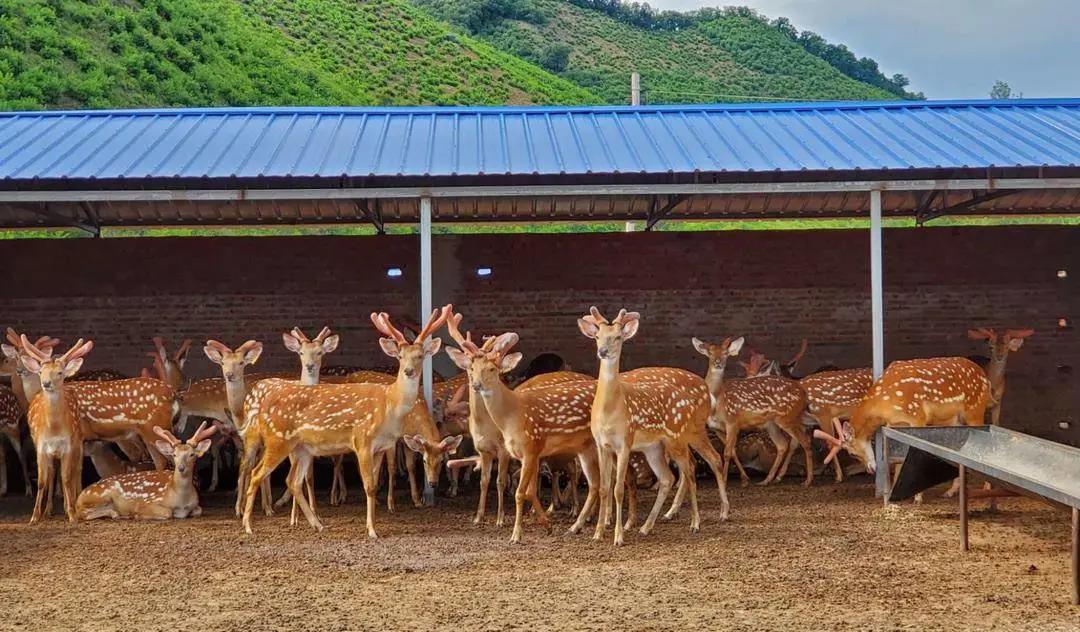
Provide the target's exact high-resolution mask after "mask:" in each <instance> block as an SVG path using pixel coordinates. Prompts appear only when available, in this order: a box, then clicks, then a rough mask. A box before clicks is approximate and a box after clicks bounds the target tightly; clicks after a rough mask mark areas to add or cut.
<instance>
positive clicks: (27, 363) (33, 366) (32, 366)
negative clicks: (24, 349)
mask: <svg viewBox="0 0 1080 632" xmlns="http://www.w3.org/2000/svg"><path fill="white" fill-rule="evenodd" d="M21 360H22V365H23V366H24V367H26V370H27V371H30V372H31V373H41V363H40V362H38V360H37V358H31V357H30V356H28V355H24V356H23V357H22V358H21Z"/></svg>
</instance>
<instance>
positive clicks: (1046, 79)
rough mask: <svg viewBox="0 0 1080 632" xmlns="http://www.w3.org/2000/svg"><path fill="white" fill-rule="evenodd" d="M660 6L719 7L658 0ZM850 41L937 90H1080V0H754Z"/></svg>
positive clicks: (965, 94) (764, 9) (974, 94)
mask: <svg viewBox="0 0 1080 632" xmlns="http://www.w3.org/2000/svg"><path fill="white" fill-rule="evenodd" d="M650 4H652V5H653V7H654V8H657V9H678V10H684V11H685V10H691V9H695V8H699V7H703V6H716V3H715V2H704V1H701V0H655V1H654V2H650ZM737 4H742V5H746V6H750V7H753V8H754V9H757V10H758V11H760V12H761V13H763V14H765V15H766V16H768V17H770V18H774V17H778V16H785V17H788V18H790V19H791V21H792V23H793V24H794V25H795V26H796V27H797V28H799V29H804V30H811V31H814V32H816V33H818V34H819V35H821V36H823V37H825V38H826V39H828V40H829V41H830V42H833V43H837V44H845V45H847V46H848V48H850V49H852V51H854V52H855V54H856V55H859V56H867V57H871V58H873V59H875V60H877V62H878V64H879V65H880V66H881V68H882V70H883V72H885V73H886V74H892V73H896V72H899V73H902V74H904V75H906V76H907V77H908V78H909V79H911V88H912V89H914V90H922V91H924V92H925V93H926V95H927V97H929V98H980V97H986V96H987V95H988V93H989V91H990V86H991V85H993V83H994V81H995V80H997V79H1003V80H1005V81H1008V82H1009V83H1010V84H1011V85H1012V87H1013V89H1014V91H1022V92H1023V93H1024V96H1027V97H1039V96H1043V97H1049V96H1070V95H1080V71H1078V70H1077V60H1078V59H1080V37H1077V36H1076V34H1075V33H1076V25H1077V24H1080V0H903V1H893V0H745V1H744V2H739V3H737Z"/></svg>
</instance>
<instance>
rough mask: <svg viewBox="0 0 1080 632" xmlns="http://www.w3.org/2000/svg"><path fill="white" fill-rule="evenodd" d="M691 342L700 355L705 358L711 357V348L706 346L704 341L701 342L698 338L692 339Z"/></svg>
mask: <svg viewBox="0 0 1080 632" xmlns="http://www.w3.org/2000/svg"><path fill="white" fill-rule="evenodd" d="M690 342H691V343H693V345H694V349H696V350H697V352H698V353H700V354H701V355H703V356H705V357H708V356H709V346H708V345H707V344H705V342H704V341H703V340H699V339H698V338H691V339H690Z"/></svg>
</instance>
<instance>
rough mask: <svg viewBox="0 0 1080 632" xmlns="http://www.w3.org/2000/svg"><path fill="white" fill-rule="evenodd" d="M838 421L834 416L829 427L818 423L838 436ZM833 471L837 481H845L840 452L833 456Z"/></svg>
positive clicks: (826, 430) (831, 433) (823, 428)
mask: <svg viewBox="0 0 1080 632" xmlns="http://www.w3.org/2000/svg"><path fill="white" fill-rule="evenodd" d="M837 421H839V419H838V418H835V417H834V418H833V419H831V420H829V424H828V427H826V426H824V425H821V424H818V425H819V426H821V429H822V430H824V431H825V432H827V433H829V434H830V435H832V436H834V437H836V428H835V426H836V422H837ZM836 438H838V439H839V437H836ZM833 471H834V472H835V473H836V482H837V483H843V482H844V468H842V467H840V455H839V454H837V455H836V457H835V458H833Z"/></svg>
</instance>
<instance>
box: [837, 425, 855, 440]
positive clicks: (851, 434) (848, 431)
mask: <svg viewBox="0 0 1080 632" xmlns="http://www.w3.org/2000/svg"><path fill="white" fill-rule="evenodd" d="M840 429H841V431H842V432H841V434H840V440H841V441H843V442H844V443H851V440H852V439H854V438H855V428H854V427H852V425H851V422H850V421H845V422H844V424H843V425H842V426H840Z"/></svg>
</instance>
